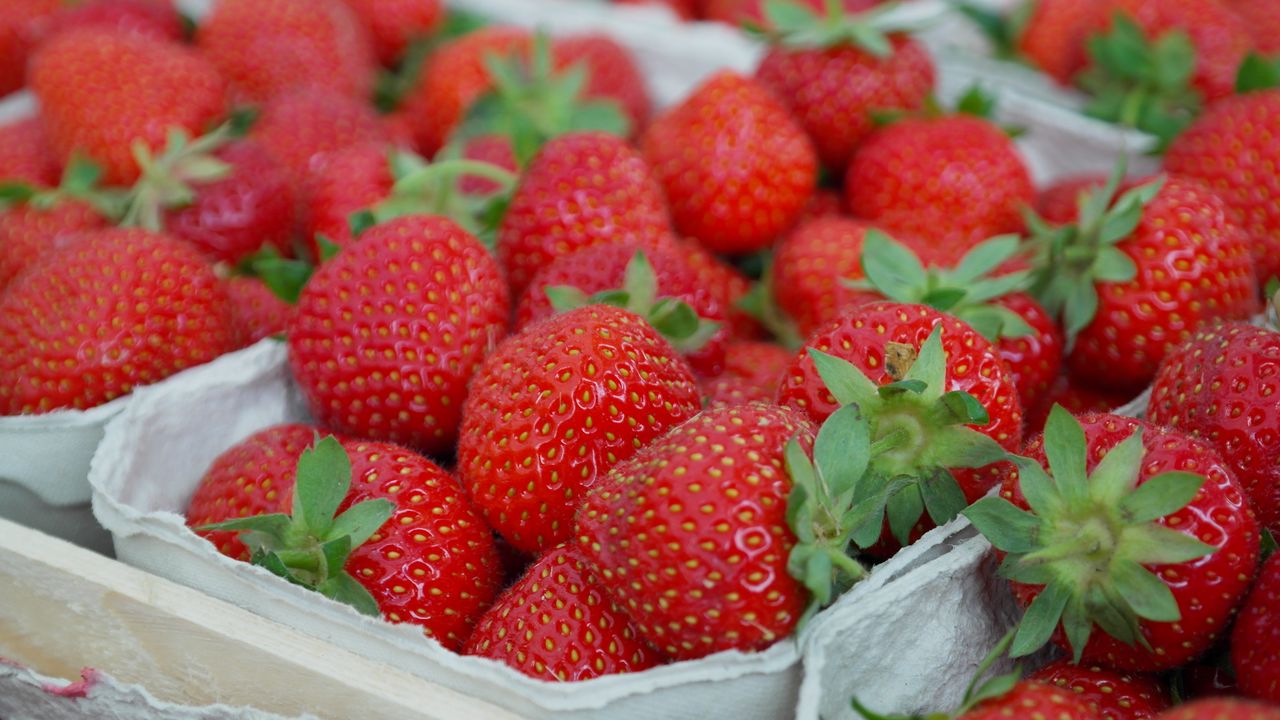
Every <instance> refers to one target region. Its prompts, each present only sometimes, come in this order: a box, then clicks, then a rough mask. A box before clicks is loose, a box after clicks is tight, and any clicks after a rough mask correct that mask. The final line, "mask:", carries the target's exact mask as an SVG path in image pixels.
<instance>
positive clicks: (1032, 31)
mask: <svg viewBox="0 0 1280 720" xmlns="http://www.w3.org/2000/svg"><path fill="white" fill-rule="evenodd" d="M1103 2H1104V0H1035V1H1034V2H1032V1H1031V0H1027V2H1026V3H1024V4H1023V5H1021V6H1020V7H1022V8H1027V7H1029V9H1030V12H1029V14H1028V15H1027V16H1026V17H1025V19H1021V18H1020V19H1021V26H1020V27H1015V28H1013V30H1014V34H1015V36H1016V37H1014V43H1015V45H1016V51H1017V52H1018V54H1019V55H1021V56H1022V57H1024V58H1026V59H1027V60H1030V61H1031V64H1032V65H1035V66H1036V67H1037V68H1039V69H1040V70H1043V71H1044V72H1045V74H1047V75H1049V77H1051V78H1053V79H1054V80H1056V81H1058V82H1059V83H1061V84H1063V85H1069V84H1070V83H1071V80H1072V78H1073V77H1075V75H1076V73H1077V72H1079V71H1080V69H1081V68H1083V67H1084V66H1085V62H1086V60H1087V57H1086V53H1085V38H1086V37H1087V36H1088V34H1089V32H1090V31H1091V30H1093V29H1094V28H1096V27H1097V26H1098V24H1099V22H1100V18H1101V13H1102V5H1103Z"/></svg>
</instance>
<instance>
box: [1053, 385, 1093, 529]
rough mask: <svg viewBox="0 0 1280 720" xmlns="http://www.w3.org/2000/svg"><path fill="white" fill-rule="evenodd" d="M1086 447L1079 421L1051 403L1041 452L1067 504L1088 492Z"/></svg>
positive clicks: (1081, 497) (1076, 504) (1079, 499)
mask: <svg viewBox="0 0 1280 720" xmlns="http://www.w3.org/2000/svg"><path fill="white" fill-rule="evenodd" d="M1087 449H1088V444H1087V443H1086V442H1085V437H1084V428H1082V427H1081V426H1080V421H1078V420H1076V419H1075V417H1073V416H1072V415H1071V413H1069V412H1067V411H1066V410H1065V409H1063V407H1062V406H1061V405H1055V406H1053V409H1052V410H1050V411H1049V419H1048V420H1047V421H1046V422H1045V426H1044V454H1045V457H1046V458H1048V460H1049V470H1050V471H1051V472H1052V473H1053V479H1054V481H1055V482H1056V483H1057V485H1058V488H1059V491H1060V492H1061V494H1062V497H1063V498H1064V499H1065V500H1066V501H1067V503H1068V505H1070V506H1078V505H1079V504H1080V503H1081V502H1082V501H1083V500H1084V498H1085V497H1087V496H1088V494H1089V487H1088V474H1087V473H1086V471H1085V467H1086V462H1085V460H1086V453H1087Z"/></svg>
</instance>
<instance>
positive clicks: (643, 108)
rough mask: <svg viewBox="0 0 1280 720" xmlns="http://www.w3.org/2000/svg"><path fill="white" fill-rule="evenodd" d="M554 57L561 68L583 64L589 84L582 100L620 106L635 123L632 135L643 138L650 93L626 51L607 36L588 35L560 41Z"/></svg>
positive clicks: (560, 39) (633, 60)
mask: <svg viewBox="0 0 1280 720" xmlns="http://www.w3.org/2000/svg"><path fill="white" fill-rule="evenodd" d="M551 54H552V58H553V60H554V62H555V66H556V67H557V68H561V69H568V68H570V67H573V66H575V65H578V64H579V63H581V64H583V65H584V66H585V67H586V69H587V81H586V84H585V85H584V86H583V88H582V96H583V97H584V98H591V99H595V100H612V101H613V102H615V103H617V105H618V107H619V109H621V110H622V112H623V113H624V114H625V115H626V116H627V119H629V120H630V121H631V128H632V134H633V135H634V134H639V132H640V130H641V129H643V128H644V126H645V123H647V122H648V121H649V113H650V111H651V107H650V101H649V90H648V88H647V87H646V85H645V79H644V74H643V73H641V72H640V68H639V67H638V66H637V65H636V60H635V58H633V57H632V55H631V52H630V51H629V50H627V48H626V47H624V46H623V45H621V44H619V43H618V42H617V41H616V40H614V39H613V38H611V37H610V36H609V35H607V34H605V33H586V34H582V35H567V36H564V37H561V38H558V39H556V41H555V44H554V45H553V46H552V48H551Z"/></svg>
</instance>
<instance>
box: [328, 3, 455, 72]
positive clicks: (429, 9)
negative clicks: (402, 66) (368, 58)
mask: <svg viewBox="0 0 1280 720" xmlns="http://www.w3.org/2000/svg"><path fill="white" fill-rule="evenodd" d="M343 2H344V3H346V5H347V7H349V8H351V10H352V12H354V13H355V14H356V16H357V17H358V18H359V19H360V22H361V23H362V24H363V25H364V26H365V28H367V29H368V31H369V36H370V38H371V39H372V41H373V48H374V51H375V52H376V53H377V56H378V61H379V62H381V63H382V64H383V65H386V66H388V67H390V66H392V65H394V64H395V62H396V61H397V60H399V59H400V56H401V55H402V54H403V53H404V50H405V48H407V47H408V46H409V43H410V42H412V41H413V40H414V39H415V38H418V37H421V36H424V35H429V34H430V33H431V32H433V31H434V30H435V29H436V28H437V27H439V25H440V23H441V22H442V21H443V20H444V15H445V13H444V3H443V2H441V1H440V0H343Z"/></svg>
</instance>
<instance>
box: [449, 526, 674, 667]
mask: <svg viewBox="0 0 1280 720" xmlns="http://www.w3.org/2000/svg"><path fill="white" fill-rule="evenodd" d="M462 653H463V654H464V655H479V656H481V657H487V658H491V659H493V660H498V661H500V662H504V663H506V664H507V665H510V666H511V667H513V668H515V669H517V670H519V671H520V672H522V673H524V674H525V675H528V676H530V677H534V678H538V679H540V680H553V681H555V680H558V681H561V682H566V681H575V680H588V679H590V678H594V677H600V676H601V675H612V674H616V673H625V672H636V671H638V670H645V669H647V668H650V667H653V666H655V665H658V664H659V663H660V662H661V660H662V658H661V656H660V654H659V653H658V652H657V651H656V650H654V649H653V648H652V647H650V646H649V645H648V644H647V643H645V642H644V641H643V640H641V639H639V637H638V633H637V631H636V628H635V626H634V625H633V624H632V623H631V620H630V619H629V618H628V617H627V616H626V614H625V613H623V612H621V611H620V610H618V608H616V607H615V606H614V604H613V601H611V600H610V599H609V596H608V595H607V594H606V593H605V589H604V587H603V586H602V585H601V584H600V583H599V582H598V581H596V580H595V579H594V578H592V577H591V575H590V571H589V570H588V569H587V564H586V563H585V562H584V561H583V559H582V556H581V554H580V553H579V552H578V550H577V548H575V547H573V546H572V545H558V546H556V547H554V548H552V549H550V550H548V551H547V553H546V554H545V555H543V556H542V557H541V558H539V559H538V561H537V562H535V563H534V564H533V565H531V566H530V567H529V569H528V570H526V571H525V573H524V575H523V576H522V577H521V578H520V580H519V581H517V582H516V583H515V584H514V585H512V586H511V587H510V588H507V590H505V591H504V592H503V593H502V596H501V597H499V598H498V599H497V601H496V602H494V604H493V607H491V608H489V610H488V611H487V612H486V613H485V614H484V615H483V616H481V618H480V620H479V622H477V623H476V629H475V632H473V633H472V634H471V637H470V638H468V639H467V644H466V646H465V647H463V649H462Z"/></svg>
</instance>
